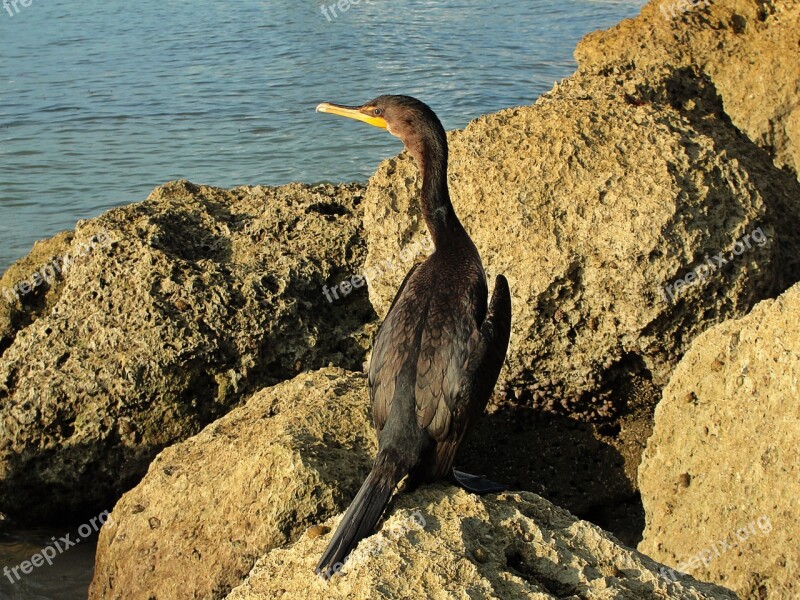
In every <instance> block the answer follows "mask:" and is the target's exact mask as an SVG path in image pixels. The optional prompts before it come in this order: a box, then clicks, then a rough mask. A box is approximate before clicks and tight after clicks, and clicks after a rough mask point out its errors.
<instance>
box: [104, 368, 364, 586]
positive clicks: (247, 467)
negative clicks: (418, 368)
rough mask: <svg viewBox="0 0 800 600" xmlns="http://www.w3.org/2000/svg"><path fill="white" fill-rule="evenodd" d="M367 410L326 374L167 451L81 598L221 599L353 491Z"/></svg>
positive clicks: (128, 508) (341, 374)
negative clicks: (266, 555)
mask: <svg viewBox="0 0 800 600" xmlns="http://www.w3.org/2000/svg"><path fill="white" fill-rule="evenodd" d="M368 405H369V400H368V393H367V386H366V378H365V377H364V376H363V375H359V374H355V373H348V372H345V371H343V370H341V369H337V368H326V369H322V370H320V371H315V372H311V373H304V374H302V375H298V376H297V377H295V378H294V379H292V380H289V381H286V382H284V383H281V384H278V385H276V386H274V387H271V388H267V389H264V390H261V391H259V392H257V393H256V394H254V395H253V396H252V397H251V398H249V399H248V401H247V403H246V404H244V405H243V406H241V407H239V408H237V409H234V410H233V411H231V412H230V413H229V414H228V415H226V416H224V417H222V418H221V419H219V420H218V421H216V422H215V423H213V424H212V425H209V426H208V427H206V428H205V429H204V430H203V431H202V432H200V433H199V434H198V435H196V436H194V437H192V438H190V439H188V440H186V441H184V442H182V443H179V444H176V445H174V446H171V447H170V448H168V449H166V450H164V451H163V452H162V453H160V454H159V455H158V457H156V459H155V460H154V461H153V463H152V464H151V466H150V469H149V471H148V473H147V475H146V476H145V477H144V479H143V480H142V481H141V483H140V484H139V485H138V486H136V487H135V488H134V489H133V490H131V491H129V492H128V493H126V494H125V495H124V496H123V497H122V499H121V500H120V501H119V503H118V504H117V505H116V507H115V508H114V511H113V512H112V513H111V518H110V519H109V522H108V523H106V525H105V526H104V527H103V529H102V531H101V534H100V540H99V543H98V549H97V559H96V564H95V573H94V580H93V582H92V586H91V590H90V595H89V597H90V599H96V600H101V599H102V600H114V599H120V600H128V599H129V598H134V599H135V598H143V599H149V600H172V599H175V598H204V599H211V598H222V597H224V596H225V594H226V593H227V592H228V591H230V589H231V588H232V587H233V586H235V585H237V584H238V583H241V581H242V580H243V579H244V578H245V576H246V575H247V573H248V572H249V571H250V568H251V567H252V565H253V563H254V562H255V561H256V559H257V558H258V557H260V556H261V555H263V554H264V553H265V552H266V551H268V550H269V549H271V548H274V547H277V546H280V545H282V544H286V543H287V542H288V541H290V540H293V539H296V538H297V537H298V536H299V535H300V533H302V532H303V531H305V530H306V529H307V528H308V527H309V526H310V525H312V524H313V523H315V522H318V521H324V520H325V519H326V518H327V517H329V516H330V515H332V514H335V513H336V512H338V511H339V510H341V509H342V508H343V506H344V503H345V501H346V500H348V499H350V498H352V497H353V496H354V495H355V493H356V491H357V490H358V487H359V485H360V484H361V482H362V480H363V478H364V477H366V474H367V472H368V471H369V468H370V466H371V459H372V456H373V455H374V453H375V434H374V431H373V429H372V423H371V422H370V420H369V418H368Z"/></svg>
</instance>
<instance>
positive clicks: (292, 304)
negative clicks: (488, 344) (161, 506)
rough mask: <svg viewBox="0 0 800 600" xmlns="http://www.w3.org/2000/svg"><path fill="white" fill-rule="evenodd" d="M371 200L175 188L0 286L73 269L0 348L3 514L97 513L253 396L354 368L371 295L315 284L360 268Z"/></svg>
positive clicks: (34, 301)
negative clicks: (323, 371)
mask: <svg viewBox="0 0 800 600" xmlns="http://www.w3.org/2000/svg"><path fill="white" fill-rule="evenodd" d="M362 194H363V188H362V187H360V186H357V185H350V186H332V185H319V186H308V185H299V184H292V185H287V186H284V187H280V188H264V187H243V188H236V189H234V190H230V191H225V190H220V189H216V188H210V187H206V186H196V185H193V184H191V183H189V182H185V181H183V182H174V183H171V184H168V185H166V186H164V187H162V188H158V189H156V190H155V191H154V192H153V193H152V194H151V196H150V197H149V199H148V200H147V201H145V202H142V203H139V204H133V205H130V206H126V207H123V208H119V209H115V210H112V211H110V212H108V213H106V214H105V215H103V216H102V217H99V218H97V219H93V220H91V221H86V222H81V223H79V224H78V227H77V229H76V232H75V234H74V236H70V237H68V238H63V244H59V243H56V242H54V243H53V245H50V246H46V247H45V248H43V249H42V251H41V252H39V251H38V250H37V252H38V253H37V252H35V253H34V255H35V256H34V255H32V256H31V257H29V258H28V259H25V260H24V261H22V262H21V263H18V265H17V266H15V267H12V268H11V269H9V271H8V272H7V274H6V275H5V277H4V279H3V284H4V285H5V284H6V282H9V280H13V279H14V278H15V277H17V276H18V275H21V276H26V277H27V274H28V273H29V272H31V271H33V270H35V269H38V268H40V265H41V267H46V266H47V264H48V263H50V262H52V260H53V258H54V257H53V256H51V253H53V254H56V253H63V252H66V253H68V254H69V255H70V256H71V257H73V258H75V260H74V262H73V263H72V266H71V267H69V268H68V269H66V271H65V272H66V276H65V277H62V276H61V275H58V276H57V277H56V279H55V281H54V287H53V288H51V289H50V290H48V289H47V287H46V286H45V285H44V284H42V285H41V286H39V289H37V290H36V292H35V293H31V294H29V295H26V296H24V297H23V298H22V301H21V302H19V303H18V304H19V306H15V307H13V309H12V310H13V311H16V312H15V313H14V314H21V315H23V316H24V315H28V316H27V317H25V318H27V320H28V321H32V322H30V324H26V326H24V327H22V328H21V329H18V330H16V329H14V327H13V326H12V327H11V329H12V330H14V331H13V342H11V343H10V345H8V346H7V347H2V346H0V351H1V352H2V357H0V511H2V512H6V513H8V514H9V516H11V517H12V518H15V519H17V520H19V521H36V520H38V519H41V518H49V517H53V516H58V517H59V518H64V517H65V516H67V515H70V514H75V515H76V516H77V513H85V514H91V515H95V514H97V513H98V512H100V511H102V510H104V509H107V508H110V507H111V506H112V505H113V503H114V501H115V500H116V499H117V498H118V497H119V495H120V494H121V493H122V492H123V491H125V490H126V489H129V488H130V487H131V485H133V484H134V483H135V482H136V481H137V480H138V479H139V478H140V477H141V476H142V474H143V473H144V472H145V470H146V469H147V464H148V463H149V461H150V460H151V459H152V458H153V456H155V455H156V454H157V452H158V451H159V450H160V449H161V448H163V447H164V446H166V445H168V444H170V443H173V442H176V441H180V440H182V439H185V438H187V437H189V436H191V435H193V434H195V433H197V432H198V431H199V430H200V429H202V427H203V426H205V425H206V424H208V423H210V422H211V421H213V420H215V419H216V418H218V417H220V416H222V415H223V414H225V413H226V412H228V411H229V410H230V409H231V408H233V407H234V406H235V405H236V404H237V403H238V402H239V401H240V400H241V399H242V398H244V397H245V396H246V395H247V394H249V393H251V392H252V390H253V389H258V387H261V386H263V385H265V384H266V385H269V384H273V383H276V382H277V381H280V380H283V379H286V378H289V377H292V376H294V375H295V374H296V373H297V372H299V371H301V370H306V369H310V368H314V367H318V366H322V365H326V364H328V363H329V362H331V361H332V362H335V363H336V364H338V365H340V366H344V367H349V368H354V369H360V368H361V364H362V362H363V358H364V353H365V348H366V346H367V345H368V343H369V341H368V339H367V336H366V334H365V332H364V330H363V324H364V323H365V322H367V321H371V320H372V319H373V318H374V313H373V311H372V309H371V307H370V306H369V303H368V301H367V298H366V293H364V292H363V291H359V292H357V293H353V294H352V295H351V296H350V297H348V298H347V299H343V300H341V301H340V302H339V303H338V304H331V303H329V302H328V301H327V300H326V299H325V297H324V295H323V291H322V287H323V285H324V284H326V283H330V282H331V281H338V280H340V279H341V278H343V277H345V276H349V275H350V274H351V273H353V272H358V271H359V270H360V269H361V266H362V263H363V258H364V253H365V248H364V244H363V241H362V237H363V233H362V223H361V214H360V210H361V209H360V208H359V205H360V202H361V197H362ZM93 240H94V241H93ZM82 252H83V254H82ZM55 258H57V259H58V261H57V262H59V264H60V263H63V262H64V260H63V254H62V255H61V258H59V257H55ZM34 263H35V264H34ZM38 303H44V304H43V308H42V309H41V310H39V311H38V312H36V307H38V306H39V304H38ZM28 305H31V306H32V307H31V306H28ZM25 311H27V312H25ZM12 318H13V315H12ZM34 319H35V320H34ZM4 335H6V334H4ZM4 339H8V338H4ZM4 343H6V342H4Z"/></svg>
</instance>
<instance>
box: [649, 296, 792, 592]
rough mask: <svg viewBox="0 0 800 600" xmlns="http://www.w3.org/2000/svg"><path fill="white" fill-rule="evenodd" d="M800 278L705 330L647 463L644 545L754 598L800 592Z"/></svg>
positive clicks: (669, 401) (671, 392)
mask: <svg viewBox="0 0 800 600" xmlns="http://www.w3.org/2000/svg"><path fill="white" fill-rule="evenodd" d="M798 315H800V284H798V285H795V286H794V287H793V288H791V289H790V290H789V291H787V292H786V293H785V294H783V295H782V296H781V297H779V298H778V299H777V300H768V301H764V302H762V303H760V304H759V305H758V306H757V307H756V308H755V309H753V312H752V313H750V314H749V315H747V316H746V317H744V318H742V319H739V320H732V321H727V322H725V323H722V324H721V325H717V326H716V327H714V328H712V329H711V330H709V331H707V332H706V333H704V334H703V335H701V336H700V337H698V338H697V339H696V340H695V341H694V343H693V344H692V347H691V349H690V350H689V351H688V352H687V353H686V356H685V357H684V358H683V360H681V362H680V364H679V365H678V367H677V368H676V369H675V373H674V374H673V376H672V379H671V380H670V382H669V385H668V386H667V388H666V389H665V390H664V399H663V400H662V401H661V403H660V404H659V405H658V408H657V409H656V415H655V427H654V431H653V436H652V437H651V438H650V440H649V441H648V444H647V449H646V450H645V453H644V458H643V461H642V465H641V467H640V470H639V484H640V488H641V492H642V501H643V503H644V507H645V511H646V518H647V527H646V529H645V532H644V540H643V541H642V543H641V544H640V545H639V549H640V550H641V551H643V552H645V553H647V554H648V555H650V556H652V557H653V558H655V559H656V560H660V561H662V562H664V563H666V564H668V565H670V566H672V567H675V568H676V569H679V570H681V571H685V572H688V573H689V574H691V575H692V576H693V577H695V578H697V579H702V580H707V581H715V582H717V583H720V584H722V585H725V586H726V587H729V588H731V589H733V590H735V591H737V592H738V593H739V594H741V595H742V597H747V598H796V597H798V595H800V547H798V539H800V519H798V515H800V451H798V448H800V320H798Z"/></svg>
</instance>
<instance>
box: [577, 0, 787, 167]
mask: <svg viewBox="0 0 800 600" xmlns="http://www.w3.org/2000/svg"><path fill="white" fill-rule="evenodd" d="M798 31H800V2H798V1H797V0H781V1H780V2H776V1H773V0H765V1H759V2H751V1H750V0H714V1H713V2H711V1H710V0H703V1H699V2H693V3H690V2H687V1H685V0H653V1H651V2H650V3H649V4H647V6H645V7H644V8H643V9H642V12H641V14H640V15H639V16H638V17H637V18H635V19H626V20H624V21H622V22H621V23H619V24H618V25H616V26H615V27H612V28H611V29H608V30H606V31H597V32H594V33H592V34H590V35H588V36H586V37H585V38H584V39H583V40H582V41H581V43H580V44H579V45H578V47H577V49H576V50H575V58H576V60H577V61H578V63H579V65H580V72H582V73H586V74H589V73H604V74H609V75H612V76H615V77H618V78H619V83H620V86H621V87H622V88H624V89H625V90H626V91H633V90H636V89H637V87H641V86H645V87H647V86H651V85H652V83H653V81H654V80H657V79H659V78H664V77H669V76H671V74H672V73H674V72H676V71H678V72H680V71H681V70H683V69H686V68H687V67H692V68H697V69H699V70H700V71H701V72H702V73H704V74H706V75H707V76H708V77H709V78H710V79H711V81H712V82H713V83H714V85H715V86H716V89H717V91H718V92H719V94H720V96H721V97H722V101H723V102H724V104H725V112H726V113H727V114H728V115H729V116H730V118H731V119H732V121H733V123H734V125H736V127H738V128H739V129H741V130H742V131H743V132H744V133H745V134H746V135H747V136H748V137H749V138H750V139H751V140H753V141H754V142H755V143H757V144H758V145H759V146H761V147H763V148H765V149H766V150H767V151H769V152H770V153H771V154H772V156H773V157H774V159H775V163H776V164H777V165H779V166H787V167H789V168H791V169H793V170H794V172H795V174H797V175H798V177H800V59H798V43H799V42H800V38H798V34H797V32H798Z"/></svg>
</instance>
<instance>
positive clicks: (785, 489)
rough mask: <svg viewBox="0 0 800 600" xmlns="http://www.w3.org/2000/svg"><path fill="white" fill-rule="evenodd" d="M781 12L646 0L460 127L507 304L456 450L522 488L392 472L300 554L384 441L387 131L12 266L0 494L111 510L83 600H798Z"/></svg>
mask: <svg viewBox="0 0 800 600" xmlns="http://www.w3.org/2000/svg"><path fill="white" fill-rule="evenodd" d="M665 8H666V10H664V9H665ZM798 31H800V2H797V1H794V0H792V1H787V2H770V1H759V2H750V1H749V0H748V1H745V0H722V1H719V2H714V3H698V4H693V5H687V6H681V7H678V8H675V7H672V6H671V5H670V3H669V2H658V1H655V0H654V1H653V2H651V3H650V4H648V5H647V6H645V7H644V8H643V9H642V12H641V14H640V16H638V17H637V18H635V19H630V20H626V21H623V22H622V23H620V24H619V25H617V26H616V27H614V28H612V29H610V30H608V31H603V32H597V33H594V34H591V35H589V36H587V37H586V38H584V40H583V41H582V42H581V43H580V45H579V46H578V48H577V49H576V52H575V54H576V58H577V60H578V62H579V69H578V71H577V72H576V73H575V74H574V75H572V76H571V77H569V78H567V79H565V80H563V81H561V82H559V83H557V84H556V86H555V87H554V88H553V89H552V90H551V91H550V92H548V93H546V94H544V95H543V96H542V97H541V98H539V99H538V100H536V102H535V103H534V104H532V105H531V106H525V107H516V108H509V109H507V110H504V111H501V112H499V113H496V114H493V115H486V116H483V117H481V118H479V119H476V120H475V121H473V122H472V123H470V124H469V125H468V126H467V127H466V128H465V129H464V130H462V131H454V132H450V133H449V134H448V135H449V144H450V155H451V160H450V173H449V177H450V186H451V190H452V195H453V204H454V207H455V209H456V211H457V212H458V214H459V216H460V217H461V219H462V221H463V222H464V225H465V227H466V228H467V230H468V231H469V232H470V234H471V236H472V237H473V239H474V240H475V243H476V245H477V246H478V249H479V251H480V252H481V255H482V257H483V261H484V264H485V265H486V268H487V274H488V276H489V278H490V280H492V279H493V277H494V275H495V274H497V273H503V274H505V275H506V277H507V278H508V280H509V283H510V286H511V291H512V298H513V303H514V321H513V329H512V338H511V344H510V349H509V356H508V360H507V362H506V365H505V367H504V369H503V372H502V373H501V380H500V383H499V384H498V387H497V390H496V392H497V393H496V395H495V397H494V398H493V401H492V404H491V406H490V408H489V411H488V412H489V414H488V415H487V416H486V417H485V418H484V421H483V423H481V425H480V427H479V429H478V430H477V431H476V432H475V434H474V435H473V437H472V439H471V440H469V441H468V443H467V445H466V446H465V448H464V450H463V452H462V453H461V456H460V457H459V461H460V462H461V463H462V464H464V465H465V466H470V468H472V469H476V468H477V469H478V470H484V471H486V474H487V475H489V476H493V477H494V478H495V479H497V480H501V481H505V482H508V483H509V484H511V485H512V486H513V487H514V489H515V490H520V491H519V492H517V491H514V492H509V493H504V494H500V495H496V496H490V497H487V498H475V497H473V496H470V495H468V494H465V493H464V492H463V491H459V490H457V489H456V488H452V487H448V486H445V485H438V486H432V487H430V488H427V489H421V490H417V491H416V492H414V493H413V494H401V495H400V496H399V497H398V499H397V501H396V505H395V507H394V509H393V510H392V511H390V513H389V514H388V515H387V519H386V522H385V523H384V526H383V528H382V530H381V531H380V532H378V533H376V534H375V536H372V537H371V538H369V539H368V540H365V542H364V544H362V546H364V547H363V549H362V547H361V546H360V547H359V549H358V550H357V553H359V554H358V557H356V558H358V560H354V561H353V562H352V564H348V565H347V566H346V567H345V573H346V574H347V576H346V577H337V578H334V579H333V580H332V581H331V582H330V583H328V584H325V583H324V582H322V581H317V580H315V579H314V578H313V577H312V570H313V565H314V563H315V560H316V558H318V555H319V553H320V552H321V549H322V548H323V547H324V545H325V541H326V539H327V532H328V530H329V529H330V528H331V527H333V526H334V525H335V523H336V521H337V519H338V518H339V517H337V516H336V515H337V514H338V513H339V512H340V511H341V510H342V509H343V508H344V507H345V506H346V504H347V502H348V501H349V499H351V498H352V496H353V494H354V493H355V491H356V489H357V488H358V485H359V484H360V483H361V481H362V479H363V476H364V475H365V473H366V472H367V470H368V469H369V465H370V459H371V456H372V455H373V454H374V449H375V439H374V433H373V432H372V428H371V426H370V421H369V402H368V397H367V396H368V394H367V389H366V383H365V379H364V376H363V375H362V374H361V373H362V371H363V365H364V363H365V361H367V360H368V359H369V348H370V340H371V336H372V334H373V333H374V331H375V328H376V327H377V324H378V323H379V322H380V318H382V316H383V315H384V314H385V312H386V311H387V309H388V306H389V302H390V301H391V299H392V297H393V295H394V292H395V290H396V289H397V287H398V286H399V284H400V282H401V280H402V278H403V276H404V275H405V273H406V270H407V269H408V267H409V266H410V265H411V264H412V263H413V262H414V260H418V259H421V258H422V257H423V256H424V254H425V252H426V248H428V244H427V232H426V231H425V227H424V223H423V221H422V219H421V216H420V214H419V210H418V207H417V206H416V197H417V191H418V181H417V175H416V169H415V167H414V165H413V164H412V161H411V159H410V157H409V156H408V155H407V154H405V153H403V154H401V155H399V156H397V157H395V158H392V159H389V160H386V161H384V162H383V163H382V164H381V165H380V166H379V168H378V169H377V171H376V173H375V174H374V175H373V177H372V178H371V179H370V181H369V182H368V183H367V184H366V185H360V184H348V185H327V184H323V185H313V186H312V185H303V184H291V185H287V186H282V187H278V188H267V187H261V186H247V187H240V188H235V189H232V190H221V189H217V188H211V187H208V186H203V185H196V184H192V183H190V182H187V181H177V182H171V183H169V184H166V185H164V186H162V187H160V188H157V189H156V190H154V192H153V193H152V194H151V195H150V196H149V197H148V198H147V200H145V201H144V202H141V203H138V204H133V205H130V206H126V207H122V208H118V209H114V210H112V211H109V212H108V213H106V214H104V215H102V216H101V217H98V218H96V219H92V220H89V221H82V222H79V223H78V224H77V227H76V229H75V231H74V232H67V233H63V234H60V235H58V236H55V237H54V238H52V239H50V240H45V241H43V242H39V243H37V244H36V246H35V247H34V248H33V250H32V251H31V253H30V254H29V255H28V256H27V257H26V258H24V259H22V260H20V261H18V262H17V263H15V264H14V265H12V266H11V267H10V268H9V269H8V270H7V271H6V272H5V273H4V274H3V277H2V279H0V290H2V289H8V290H17V291H18V292H17V293H16V294H13V293H12V294H10V295H9V294H5V295H3V296H2V297H0V424H1V425H2V427H1V428H0V513H3V514H6V515H8V517H9V518H10V519H13V520H14V521H16V522H18V523H31V522H42V521H52V520H58V519H64V518H65V517H69V518H74V519H76V520H80V519H82V518H85V517H90V516H94V515H97V514H100V513H101V512H102V511H104V510H107V509H110V508H111V507H114V509H113V512H112V513H111V518H110V519H109V522H108V523H106V525H104V526H103V528H102V531H101V535H100V541H99V545H98V552H97V559H96V571H95V578H94V581H93V583H92V588H91V591H90V598H97V599H100V598H103V599H105V598H109V599H110V598H139V597H141V598H156V599H161V598H164V599H169V598H178V597H186V598H225V597H230V598H236V599H238V598H273V597H278V596H281V597H288V598H293V597H301V596H302V597H310V598H314V597H320V598H323V597H325V598H329V597H333V598H339V597H341V598H346V597H376V596H377V595H379V594H383V595H384V596H387V597H397V598H401V597H426V598H437V597H443V598H444V597H486V598H551V597H573V596H574V597H600V598H617V597H656V598H733V597H736V595H738V596H739V597H743V598H788V597H793V596H794V595H796V594H797V593H798V591H800V590H798V587H797V586H798V583H797V581H798V580H800V573H799V572H798V559H800V551H798V548H797V544H796V539H797V536H798V533H800V532H799V531H798V527H800V526H798V518H797V517H798V514H800V510H798V508H800V507H799V506H798V504H797V502H798V501H797V486H798V481H800V478H798V475H799V474H800V460H799V458H800V457H798V456H797V450H796V448H797V447H798V441H800V395H798V381H800V324H798V321H797V319H793V318H792V317H793V316H794V315H796V314H797V311H798V308H800V307H798V298H800V296H798V294H800V284H798V282H800V228H798V226H797V224H798V222H800V218H799V217H800V60H799V59H798V50H797V48H798V45H799V44H800V37H798ZM532 100H533V99H532ZM100 236H102V237H103V239H105V240H107V242H108V243H103V244H91V242H92V240H98V239H100ZM89 244H91V246H88V245H89ZM87 247H90V251H89V252H83V251H82V249H85V248H87ZM63 257H70V261H69V264H70V267H69V269H61V270H59V271H58V273H55V269H53V270H54V275H53V276H52V277H49V276H48V277H47V278H45V277H40V278H39V279H40V280H37V281H35V282H34V281H33V280H32V275H31V274H33V273H42V272H46V273H48V275H49V273H50V271H49V270H48V265H53V264H59V265H63V264H65V263H64V261H63ZM21 282H26V284H25V285H24V289H25V290H26V291H25V292H24V293H19V292H20V291H22V289H23V287H21V286H20V284H21ZM33 283H35V285H33ZM332 290H334V291H335V293H334V294H333V295H332ZM645 447H646V449H645ZM410 515H418V517H417V521H416V526H410V525H408V523H409V518H410ZM576 517H577V518H576ZM581 519H582V520H581ZM587 521H591V523H589V522H587ZM421 523H424V525H420V524H421ZM592 523H594V524H592ZM767 523H768V524H769V527H767V526H766V524H767ZM407 525H408V526H407ZM598 525H599V527H598ZM609 531H610V532H611V533H608V532H609ZM391 532H394V533H391ZM615 536H616V537H615ZM619 540H622V541H621V542H620V541H619ZM626 544H627V546H631V547H633V546H636V545H637V544H638V548H639V550H640V551H641V552H643V553H644V554H642V553H641V552H637V551H636V550H632V549H630V548H629V547H626ZM375 548H377V549H378V550H377V551H374V552H373V551H372V550H374V549H375ZM648 557H651V558H648ZM652 559H655V560H658V561H662V563H661V564H659V563H656V562H654V560H652ZM685 573H688V575H686V574H685ZM704 582H708V583H704Z"/></svg>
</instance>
